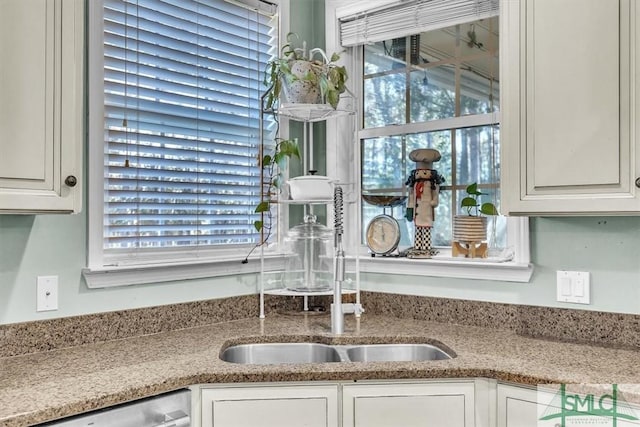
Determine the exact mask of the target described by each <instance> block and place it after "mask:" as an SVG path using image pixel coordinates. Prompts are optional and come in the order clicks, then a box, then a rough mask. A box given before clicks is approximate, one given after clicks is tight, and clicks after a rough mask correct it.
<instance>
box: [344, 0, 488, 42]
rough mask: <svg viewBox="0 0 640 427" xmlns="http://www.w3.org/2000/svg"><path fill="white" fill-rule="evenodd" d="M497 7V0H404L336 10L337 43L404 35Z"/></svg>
mask: <svg viewBox="0 0 640 427" xmlns="http://www.w3.org/2000/svg"><path fill="white" fill-rule="evenodd" d="M363 7H364V2H363ZM499 10H500V2H499V0H408V1H406V0H405V1H402V2H401V3H398V4H394V5H391V6H386V7H383V8H378V9H371V10H366V11H364V12H358V13H350V12H346V13H339V15H341V16H339V25H340V43H341V45H342V46H345V47H346V46H355V45H358V44H368V43H374V42H380V41H383V40H389V39H394V38H398V37H405V36H409V35H412V34H417V33H421V32H426V31H432V30H437V29H441V28H444V27H450V26H453V25H457V24H463V23H466V22H470V21H474V20H480V19H486V18H490V17H492V16H497V15H498V13H499Z"/></svg>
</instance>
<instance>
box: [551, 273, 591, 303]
mask: <svg viewBox="0 0 640 427" xmlns="http://www.w3.org/2000/svg"><path fill="white" fill-rule="evenodd" d="M556 285H557V297H556V299H557V300H558V301H560V302H572V303H576V304H591V286H590V280H589V272H588V271H557V272H556Z"/></svg>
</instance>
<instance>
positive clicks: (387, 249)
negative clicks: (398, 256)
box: [366, 214, 400, 255]
mask: <svg viewBox="0 0 640 427" xmlns="http://www.w3.org/2000/svg"><path fill="white" fill-rule="evenodd" d="M366 239H367V246H368V247H369V249H370V250H371V252H373V253H374V254H377V255H385V254H388V253H391V252H393V251H395V250H396V249H397V248H398V243H400V226H399V225H398V221H396V220H395V218H393V217H391V216H389V215H385V214H382V215H378V216H376V217H375V218H373V219H372V220H371V222H369V225H367V235H366Z"/></svg>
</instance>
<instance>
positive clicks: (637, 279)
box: [0, 0, 640, 324]
mask: <svg viewBox="0 0 640 427" xmlns="http://www.w3.org/2000/svg"><path fill="white" fill-rule="evenodd" d="M291 3H292V4H291V11H292V16H298V17H302V18H300V19H298V20H296V21H293V22H292V24H291V29H292V31H296V32H299V33H300V35H301V36H302V37H304V38H305V39H307V40H309V41H310V43H311V42H313V43H314V44H315V45H316V46H317V45H318V43H317V41H318V40H322V38H323V27H324V2H322V1H320V0H304V1H303V0H292V1H291ZM308 22H312V23H313V25H306V23H308ZM85 229H86V214H85V213H82V214H79V215H73V216H68V215H60V216H56V215H38V216H33V215H26V216H18V215H5V216H1V215H0V324H6V323H15V322H21V321H29V320H40V319H46V318H51V317H65V316H71V315H78V314H86V313H95V312H104V311H112V310H120V309H127V308H134V307H147V306H153V305H162V304H171V303H177V302H185V301H195V300H203V299H210V298H220V297H225V296H231V295H244V294H251V293H254V292H255V289H256V281H255V276H253V275H251V276H234V277H222V278H217V279H208V280H188V281H183V282H180V283H163V284H153V285H144V286H129V287H122V288H114V289H104V290H90V289H88V288H87V287H86V285H85V284H84V282H83V280H82V277H81V269H82V268H83V267H84V264H85V259H86V231H85ZM531 232H532V234H531V237H532V259H533V262H534V263H535V264H536V269H535V273H534V275H533V278H532V281H531V283H526V284H523V283H505V282H491V281H470V280H458V279H432V278H407V277H403V276H395V277H394V276H389V275H387V276H384V275H375V276H371V277H369V276H367V277H364V280H363V284H362V287H363V289H368V290H378V291H383V292H397V293H407V294H416V295H431V296H442V297H451V298H465V299H478V300H485V301H496V302H506V303H518V304H533V305H544V306H559V304H557V303H556V302H555V271H556V270H560V269H564V270H580V271H590V272H591V273H592V285H593V288H592V293H593V299H592V301H593V304H591V305H589V306H576V305H568V304H564V305H562V306H564V307H576V308H585V309H589V310H604V311H612V312H626V313H637V314H640V255H638V254H639V253H640V251H639V250H638V248H640V218H638V217H631V218H622V217H614V218H557V219H551V218H536V219H532V221H531ZM38 275H57V276H59V280H60V297H59V303H60V309H59V310H58V311H54V312H45V313H37V312H36V311H35V301H36V296H35V290H36V276H38Z"/></svg>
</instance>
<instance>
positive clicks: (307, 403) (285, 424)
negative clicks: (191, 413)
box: [202, 385, 338, 427]
mask: <svg viewBox="0 0 640 427" xmlns="http://www.w3.org/2000/svg"><path fill="white" fill-rule="evenodd" d="M256 426H260V427H337V426H338V386H337V385H294V386H283V385H273V386H246V385H245V386H244V387H220V388H213V389H204V390H202V427H256Z"/></svg>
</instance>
